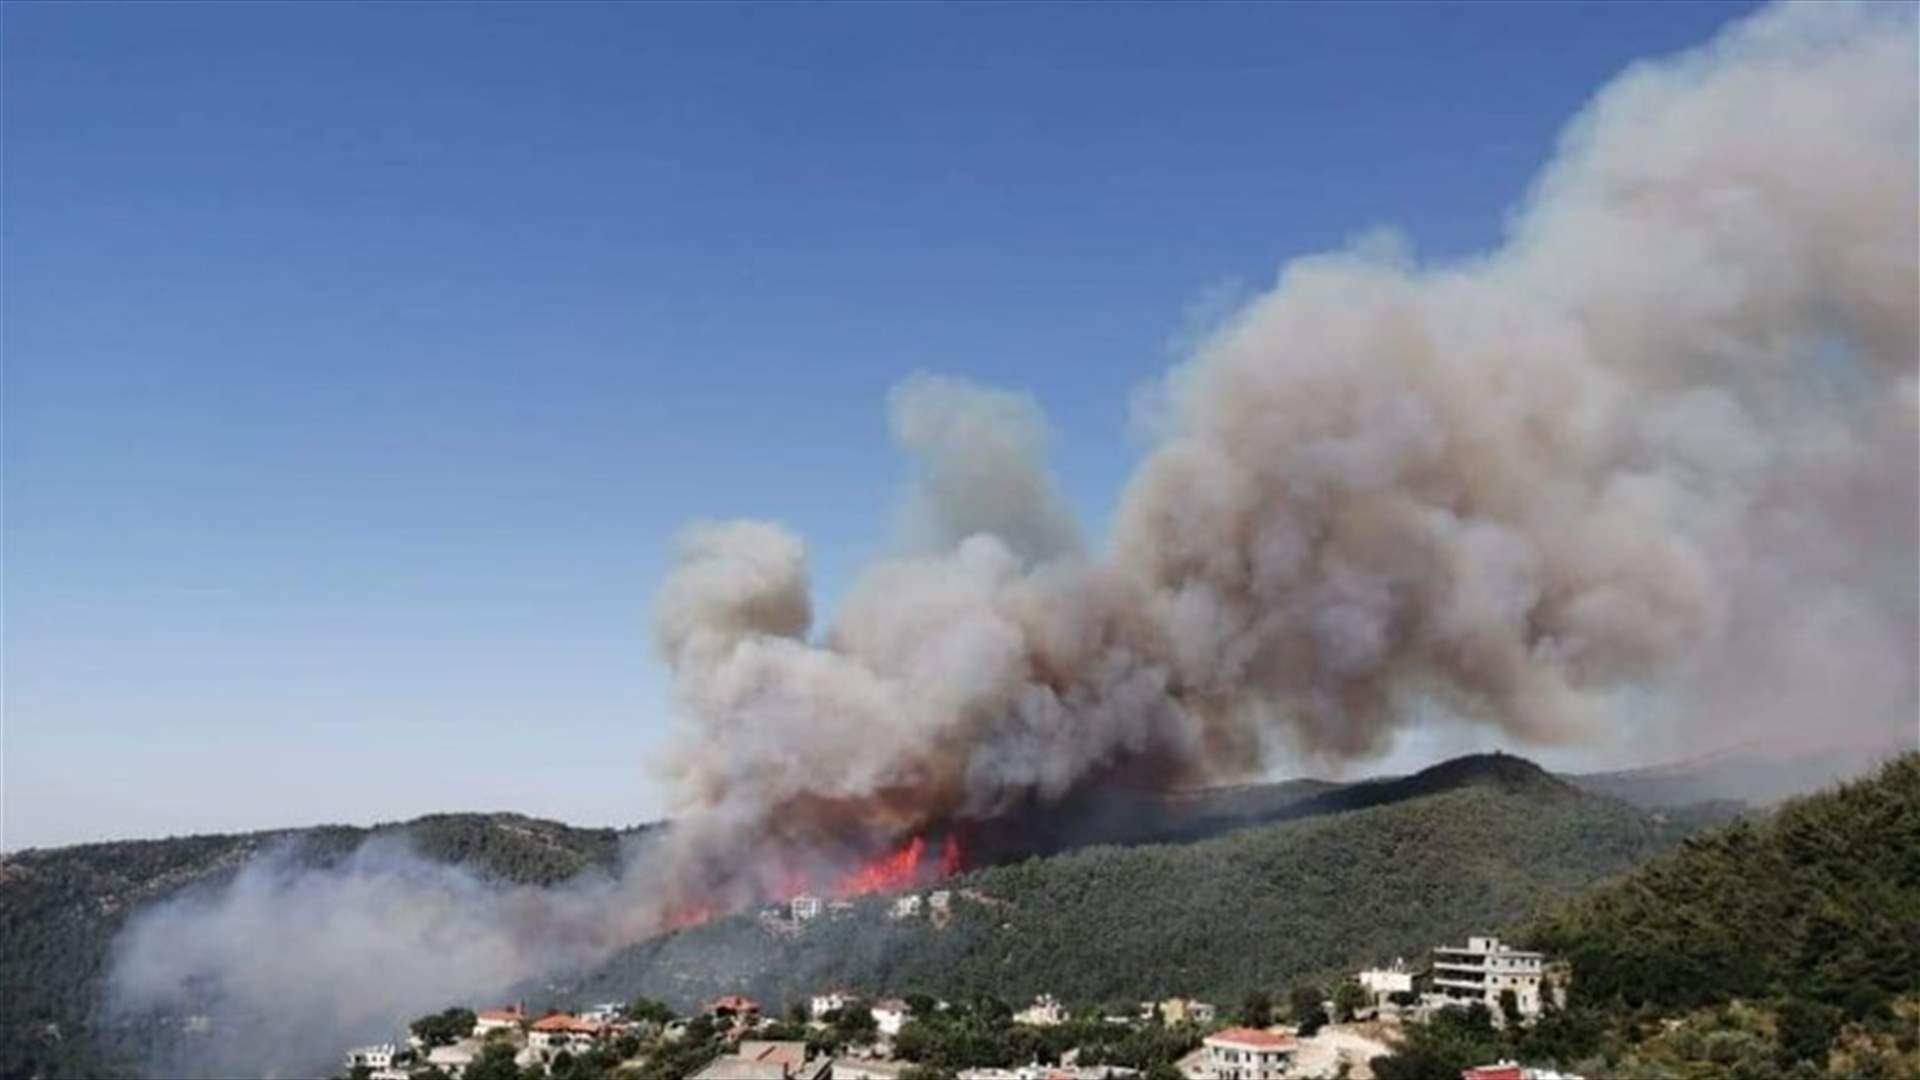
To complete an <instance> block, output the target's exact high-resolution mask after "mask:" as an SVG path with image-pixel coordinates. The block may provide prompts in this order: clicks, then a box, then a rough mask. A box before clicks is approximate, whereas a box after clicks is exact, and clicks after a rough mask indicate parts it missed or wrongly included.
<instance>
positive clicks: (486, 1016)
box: [476, 1005, 526, 1023]
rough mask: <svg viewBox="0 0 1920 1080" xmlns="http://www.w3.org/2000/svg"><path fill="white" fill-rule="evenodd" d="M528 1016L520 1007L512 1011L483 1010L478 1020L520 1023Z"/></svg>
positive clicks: (515, 1007)
mask: <svg viewBox="0 0 1920 1080" xmlns="http://www.w3.org/2000/svg"><path fill="white" fill-rule="evenodd" d="M525 1016H526V1013H523V1012H521V1011H520V1007H519V1006H518V1005H516V1006H514V1007H513V1008H511V1009H481V1010H480V1012H479V1014H478V1016H477V1017H476V1019H480V1020H498V1021H504V1022H507V1023H519V1022H520V1020H521V1019H523V1018H524V1017H525Z"/></svg>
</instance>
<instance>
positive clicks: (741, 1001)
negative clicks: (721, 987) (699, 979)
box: [707, 994, 760, 1020]
mask: <svg viewBox="0 0 1920 1080" xmlns="http://www.w3.org/2000/svg"><path fill="white" fill-rule="evenodd" d="M707 1012H709V1013H711V1014H713V1015H714V1016H722V1015H725V1016H737V1017H740V1018H741V1019H742V1020H748V1019H751V1018H753V1017H756V1016H759V1015H760V1003H759V1002H757V1001H755V1000H753V999H752V998H750V997H741V996H740V995H739V994H722V995H721V996H719V997H717V998H714V999H713V1000H712V1001H710V1002H708V1003H707Z"/></svg>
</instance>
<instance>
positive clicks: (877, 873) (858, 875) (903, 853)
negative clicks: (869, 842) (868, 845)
mask: <svg viewBox="0 0 1920 1080" xmlns="http://www.w3.org/2000/svg"><path fill="white" fill-rule="evenodd" d="M926 851H927V842H926V841H925V840H924V839H922V838H920V837H919V836H915V837H913V838H912V839H911V840H908V841H907V844H906V846H905V847H903V848H901V849H900V850H898V851H896V852H893V853H892V854H890V855H882V856H880V857H879V858H877V859H874V860H873V861H872V862H869V863H867V864H866V865H865V866H862V867H860V868H859V869H858V870H855V871H854V872H853V873H851V874H848V875H847V876H846V878H845V879H844V880H842V881H841V882H840V888H839V890H838V892H839V895H841V896H865V895H866V894H867V893H876V892H891V891H892V890H894V889H904V888H906V887H907V886H909V885H912V884H914V883H915V882H917V881H918V880H919V878H920V857H921V856H922V855H925V854H926Z"/></svg>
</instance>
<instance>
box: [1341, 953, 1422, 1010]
mask: <svg viewBox="0 0 1920 1080" xmlns="http://www.w3.org/2000/svg"><path fill="white" fill-rule="evenodd" d="M1355 981H1356V982H1358V983H1359V984H1360V988H1361V989H1362V990H1365V991H1366V992H1367V993H1368V994H1369V995H1371V996H1372V997H1373V1004H1374V1007H1375V1008H1380V1007H1382V1006H1384V1005H1386V1004H1387V1003H1388V999H1389V998H1391V997H1392V996H1393V995H1395V994H1411V993H1413V972H1412V971H1411V970H1410V969H1408V967H1407V962H1406V961H1405V960H1403V959H1401V958H1400V957H1397V956H1396V957H1394V958H1393V963H1392V964H1391V965H1390V966H1388V967H1383V968H1368V969H1367V970H1365V971H1363V972H1361V973H1360V974H1359V975H1358V976H1356V978H1355Z"/></svg>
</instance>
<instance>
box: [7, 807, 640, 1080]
mask: <svg viewBox="0 0 1920 1080" xmlns="http://www.w3.org/2000/svg"><path fill="white" fill-rule="evenodd" d="M621 836H622V833H621V832H619V831H616V830H613V829H577V828H574V827H572V826H569V825H564V824H561V823H559V822H553V821H542V820H539V819H536V818H529V817H524V816H522V815H519V814H437V815H432V816H429V817H423V818H417V819H415V820H412V821H405V822H395V823H391V824H384V825H376V826H373V827H371V828H357V827H352V826H344V825H327V826H320V827H317V828H308V829H289V830H279V831H271V832H257V833H244V834H237V835H215V836H188V837H174V838H170V839H165V840H126V841H115V842H108V843H98V844H82V845H78V846H75V847H67V848H53V849H44V850H41V849H28V850H24V851H19V852H14V853H11V854H9V855H7V856H5V857H4V858H0V987H5V988H6V992H5V993H3V994H0V1076H5V1077H14V1076H31V1075H35V1074H36V1072H39V1071H44V1070H53V1071H54V1072H56V1073H59V1074H65V1075H87V1074H88V1073H90V1072H94V1071H97V1068H98V1065H97V1062H96V1059H95V1058H94V1057H93V1056H92V1055H93V1047H92V1044H91V1039H90V1038H89V1032H88V1025H89V1023H90V1021H91V1019H92V1017H93V1015H94V1013H95V1010H96V1008H97V1006H98V1004H99V995H100V993H101V981H102V979H103V978H104V975H105V969H106V965H107V962H108V958H109V957H108V952H109V949H110V947H111V944H112V940H113V936H114V935H115V934H116V933H117V932H118V931H119V929H120V926H121V925H122V924H123V923H124V922H125V920H126V917H127V915H128V914H129V913H130V912H131V911H133V910H134V909H135V908H137V907H138V906H139V905H140V904H142V903H145V902H147V901H151V900H156V899H160V898H162V897H166V896H170V895H173V894H175V893H177V892H179V891H180V890H182V889H185V888H188V887H192V886H196V885H209V886H211V885H218V884H219V883H220V882H222V881H224V880H227V879H229V878H231V877H232V876H233V875H234V874H236V873H238V872H239V870H240V868H241V867H242V866H243V865H244V864H245V863H246V862H247V861H248V860H249V859H250V858H252V857H253V856H254V855H256V854H259V853H262V852H265V851H268V850H270V849H275V848H278V847H281V846H287V847H288V848H289V850H290V851H291V852H293V853H294V855H295V856H296V857H297V858H298V859H299V860H301V861H302V862H304V863H307V864H309V865H314V866H325V865H330V864H331V863H333V862H335V861H337V860H339V859H341V858H343V857H345V856H346V855H347V854H349V853H350V852H352V851H353V850H355V849H356V848H358V847H359V846H360V845H361V844H363V843H365V842H366V841H368V840H370V839H373V838H376V837H385V838H394V839H401V840H404V842H406V843H407V844H408V845H409V846H410V847H411V848H412V849H413V850H415V851H417V852H418V853H419V854H420V855H421V856H422V857H424V858H427V859H431V860H434V861H437V862H445V863H452V864H457V865H461V866H465V867H467V868H469V869H471V870H473V871H474V872H475V873H477V874H480V875H481V876H483V877H490V878H495V879H498V880H503V881H513V882H524V883H531V884H551V883H553V882H557V881H561V880H564V879H566V878H569V877H572V876H573V875H574V874H577V873H579V872H580V871H581V870H584V869H586V868H588V867H590V866H610V865H612V864H613V863H614V861H615V860H616V859H617V857H618V852H619V847H620V842H621Z"/></svg>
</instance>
